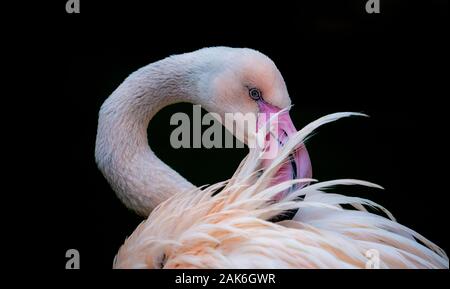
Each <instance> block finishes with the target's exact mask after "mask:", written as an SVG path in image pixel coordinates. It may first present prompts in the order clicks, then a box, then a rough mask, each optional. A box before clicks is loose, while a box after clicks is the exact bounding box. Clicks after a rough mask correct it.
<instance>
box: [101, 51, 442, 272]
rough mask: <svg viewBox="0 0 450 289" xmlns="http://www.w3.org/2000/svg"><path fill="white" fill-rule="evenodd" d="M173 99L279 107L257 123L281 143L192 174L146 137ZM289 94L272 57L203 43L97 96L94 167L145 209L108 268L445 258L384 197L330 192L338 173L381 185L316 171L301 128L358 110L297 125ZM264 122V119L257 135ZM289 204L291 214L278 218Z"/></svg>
mask: <svg viewBox="0 0 450 289" xmlns="http://www.w3.org/2000/svg"><path fill="white" fill-rule="evenodd" d="M177 102H190V103H193V104H200V105H202V107H204V108H205V109H206V110H207V111H209V112H214V113H216V114H217V115H219V116H224V115H225V113H227V112H233V113H243V114H246V113H251V114H255V115H257V114H258V115H260V114H269V113H274V114H275V116H276V119H277V120H278V122H277V124H278V126H277V127H276V128H273V127H272V126H271V124H270V122H264V123H262V124H261V123H260V124H259V125H258V128H261V127H262V125H263V126H264V125H267V126H269V127H270V128H269V132H271V133H273V132H277V133H278V135H279V136H280V137H279V138H278V139H276V142H275V144H274V143H271V144H269V145H276V146H278V151H277V154H276V156H275V157H274V158H272V159H270V160H268V159H264V158H262V157H261V155H262V152H264V151H265V150H266V149H267V145H266V146H264V147H263V148H258V147H257V148H251V149H250V150H249V153H248V155H247V156H246V157H245V158H244V160H243V161H242V162H241V164H240V165H239V167H238V168H237V170H236V172H235V173H234V175H233V176H232V177H231V178H229V179H228V180H226V181H223V182H219V183H217V184H213V185H210V186H204V187H196V186H194V185H193V184H191V183H190V182H189V181H188V180H186V179H185V178H184V177H182V176H181V175H180V174H178V173H177V172H176V171H174V170H173V169H172V168H170V167H169V166H168V165H166V164H165V163H163V162H162V161H161V160H160V159H159V158H158V157H157V156H156V155H155V154H154V153H153V151H152V150H151V148H150V147H149V145H148V141H147V126H148V124H149V122H150V120H151V119H152V117H153V116H154V115H155V114H156V113H157V112H158V111H159V110H160V109H162V108H163V107H165V106H168V105H170V104H173V103H177ZM290 105H291V100H290V98H289V94H288V92H287V88H286V85H285V82H284V80H283V77H282V75H281V73H280V72H279V70H278V69H277V67H276V65H275V64H274V63H273V61H272V60H270V58H268V57H267V56H265V55H264V54H262V53H260V52H258V51H255V50H253V49H248V48H228V47H211V48H203V49H200V50H197V51H194V52H190V53H184V54H179V55H173V56H170V57H167V58H165V59H162V60H160V61H157V62H154V63H151V64H149V65H147V66H145V67H143V68H141V69H139V70H137V71H136V72H134V73H132V74H131V75H130V76H129V77H128V78H127V79H126V80H125V81H124V82H123V83H122V84H121V85H120V86H119V87H118V88H117V89H116V90H115V91H114V92H113V93H112V94H111V95H110V96H109V98H107V99H106V100H105V102H104V104H103V105H102V107H101V109H100V112H99V122H98V131H97V139H96V147H95V157H96V162H97V165H98V168H99V169H100V171H101V172H102V174H103V175H104V177H105V178H106V179H107V181H108V182H109V183H110V185H111V187H112V189H113V190H114V191H115V192H116V194H117V196H118V197H119V199H120V200H121V201H122V202H123V203H124V204H125V205H126V206H127V207H128V208H130V209H132V210H134V211H135V212H136V213H138V214H140V215H142V216H144V217H147V219H146V220H144V221H143V222H142V223H141V224H140V225H139V226H138V227H137V228H136V229H135V231H134V232H133V233H132V234H131V235H130V236H129V237H128V238H127V239H126V240H125V242H124V244H123V245H122V246H121V247H120V249H119V251H118V253H117V255H116V257H115V258H114V262H113V268H368V264H372V265H370V266H373V263H370V262H373V261H376V264H377V265H376V266H377V267H379V268H448V267H449V261H448V257H447V255H446V254H445V252H444V251H443V250H442V249H441V248H439V247H438V246H437V245H435V244H434V243H432V242H431V241H429V240H427V239H426V238H425V237H423V236H422V235H420V234H419V233H417V232H415V231H413V230H411V229H409V228H407V227H406V226H403V225H401V224H399V223H398V222H396V220H395V218H394V217H393V216H392V214H391V213H390V212H389V211H388V210H386V209H385V208H384V207H382V206H380V205H378V204H376V203H374V202H372V201H370V200H367V199H363V198H358V197H349V196H345V195H340V194H334V193H329V192H325V190H326V189H327V188H330V187H334V186H337V185H362V186H369V187H376V188H381V187H380V186H378V185H376V184H373V183H370V182H366V181H361V180H354V179H341V180H332V181H325V182H317V181H316V180H314V179H312V169H311V162H310V159H309V156H308V152H307V150H306V147H305V145H304V142H305V140H306V138H307V137H308V136H310V134H311V133H312V132H313V131H314V130H315V129H317V128H318V127H319V126H321V125H323V124H326V123H329V122H332V121H336V120H338V119H340V118H343V117H350V116H358V115H361V114H357V113H350V112H341V113H335V114H331V115H327V116H324V117H322V118H320V119H318V120H316V121H314V122H312V123H310V124H308V125H307V126H305V127H304V128H303V129H301V130H300V131H297V130H296V129H295V126H294V125H293V123H292V121H291V119H290V117H289V112H288V110H289V107H290ZM270 119H272V118H270ZM259 120H260V119H259V118H258V121H259ZM233 126H238V127H236V130H239V129H243V128H242V127H239V124H236V123H234V124H232V125H231V126H230V125H229V124H228V127H227V125H226V124H225V127H226V128H227V129H229V130H230V131H231V132H234V130H233ZM273 130H276V131H273ZM266 134H267V131H264V130H263V129H259V130H258V131H257V132H256V134H255V137H258V136H261V135H262V136H263V137H265V136H266ZM249 138H250V137H244V138H243V139H242V141H243V142H244V143H248V142H249ZM344 204H349V205H351V206H352V207H353V209H346V208H344V207H343V206H342V205H344ZM367 207H370V208H375V209H378V210H381V211H382V212H384V214H385V215H386V216H382V215H380V214H375V213H372V212H369V211H368V210H367ZM292 210H296V213H295V215H294V216H293V217H292V218H290V219H281V220H280V219H277V216H280V215H283V214H285V213H286V212H288V211H292ZM374 255H376V257H377V259H371V257H373V256H374ZM370 266H369V267H370Z"/></svg>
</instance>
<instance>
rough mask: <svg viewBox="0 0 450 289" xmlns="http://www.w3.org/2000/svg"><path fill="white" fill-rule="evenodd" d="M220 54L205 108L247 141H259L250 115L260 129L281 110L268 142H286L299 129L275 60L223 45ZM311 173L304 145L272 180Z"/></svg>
mask: <svg viewBox="0 0 450 289" xmlns="http://www.w3.org/2000/svg"><path fill="white" fill-rule="evenodd" d="M216 49H218V48H216ZM216 53H217V50H216ZM218 54H219V55H220V57H218V58H220V59H221V61H220V62H219V63H220V64H219V65H218V66H216V67H215V71H216V73H215V74H213V77H212V78H211V79H210V81H209V85H208V89H207V90H206V91H207V92H208V95H205V96H204V97H205V98H206V99H207V101H205V102H204V103H206V109H207V110H208V111H210V112H215V113H217V114H218V115H220V117H221V119H225V123H223V124H224V126H225V127H226V128H227V129H228V130H229V131H231V132H232V133H233V134H234V135H235V136H236V138H237V139H239V140H240V141H242V142H244V143H245V144H247V145H249V144H250V143H253V144H255V143H256V141H255V140H254V137H255V133H253V132H252V131H251V128H249V127H251V125H249V123H248V122H247V123H246V122H245V120H249V121H250V120H251V117H249V116H254V117H255V118H254V119H255V120H256V121H255V122H254V124H255V125H254V127H255V129H256V131H258V130H259V129H261V128H262V127H263V126H264V125H265V124H266V121H267V120H269V118H270V117H271V115H273V114H277V113H278V115H277V116H276V117H275V119H276V124H277V128H276V131H275V140H274V141H272V142H269V143H270V145H271V146H278V147H282V146H284V144H285V143H286V142H287V141H288V140H289V138H290V137H291V136H292V135H293V134H294V133H296V132H297V130H296V128H295V126H294V124H293V122H292V120H291V118H290V115H289V111H288V110H289V108H290V106H291V99H290V97H289V94H288V91H287V88H286V84H285V82H284V79H283V77H282V75H281V73H280V71H279V70H278V69H277V67H276V65H275V64H274V62H273V61H272V60H271V59H270V58H268V57H267V56H265V55H264V54H262V53H260V52H257V51H255V50H252V49H236V48H231V49H230V48H227V49H225V48H223V50H219V52H218ZM227 114H230V115H233V121H232V122H227ZM249 147H250V145H249ZM270 161H271V160H270V157H269V158H267V159H265V160H264V161H263V162H262V163H263V168H264V166H268V165H270ZM311 176H312V169H311V162H310V159H309V155H308V152H307V150H306V148H305V146H304V145H302V146H301V147H299V148H298V149H297V150H296V151H295V152H294V153H292V154H291V155H290V156H289V162H287V163H286V164H285V165H284V166H282V167H281V168H280V169H279V171H278V172H277V174H276V175H275V177H274V179H273V183H279V182H282V181H285V180H290V179H296V178H311ZM282 196H283V194H281V195H280V196H279V197H280V198H281V197H282Z"/></svg>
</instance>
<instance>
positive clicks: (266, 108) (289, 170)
mask: <svg viewBox="0 0 450 289" xmlns="http://www.w3.org/2000/svg"><path fill="white" fill-rule="evenodd" d="M259 107H260V112H261V113H263V114H266V119H269V117H270V114H274V113H278V112H280V111H281V109H280V108H278V107H276V106H273V105H271V104H269V103H266V102H264V101H261V103H260V104H259ZM277 122H278V128H277V130H278V133H277V134H276V136H277V140H276V145H277V146H279V147H283V146H284V145H285V144H286V142H287V141H288V140H289V137H290V136H292V135H293V134H295V133H296V132H297V129H296V128H295V126H294V124H293V123H292V120H291V117H290V116H289V111H283V112H281V113H280V114H279V115H278V118H277ZM270 162H271V160H270V159H267V160H264V161H263V166H264V167H266V166H268V165H269V164H270ZM311 177H312V167H311V161H310V158H309V154H308V151H307V150H306V147H305V145H302V146H300V147H299V148H298V149H297V150H295V151H294V152H293V153H291V154H290V155H289V162H287V163H286V164H284V165H283V166H282V167H281V168H280V169H279V170H278V172H277V173H276V174H275V177H274V179H273V180H272V184H273V185H274V184H279V183H281V182H284V181H288V180H292V179H304V178H311ZM306 185H308V183H301V184H297V185H295V186H293V187H292V188H290V189H289V190H288V191H286V192H282V193H279V194H278V195H277V196H276V197H275V199H276V200H280V199H282V198H284V197H285V196H286V195H287V194H289V193H290V192H292V191H293V190H296V189H300V188H302V187H304V186H306Z"/></svg>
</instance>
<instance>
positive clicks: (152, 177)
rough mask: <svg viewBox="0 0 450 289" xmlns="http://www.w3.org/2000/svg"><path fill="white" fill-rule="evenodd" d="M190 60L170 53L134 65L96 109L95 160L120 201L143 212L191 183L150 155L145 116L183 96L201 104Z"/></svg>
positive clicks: (188, 100)
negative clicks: (97, 119) (97, 115)
mask: <svg viewBox="0 0 450 289" xmlns="http://www.w3.org/2000/svg"><path fill="white" fill-rule="evenodd" d="M191 62H192V59H190V57H189V56H188V55H185V56H183V57H178V58H177V59H176V60H175V59H174V58H173V57H170V58H166V59H163V60H161V61H158V62H155V63H152V64H150V65H148V66H145V67H143V68H141V69H139V70H138V71H136V72H134V73H133V74H131V75H130V76H129V77H128V78H127V79H126V80H125V81H124V82H123V83H122V84H121V85H120V86H119V87H118V88H117V89H116V90H115V91H114V92H113V93H112V94H111V96H110V97H109V98H108V99H107V100H106V101H105V102H104V104H103V105H102V107H101V110H100V113H99V124H98V131H97V140H96V148H95V156H96V162H97V165H98V167H99V169H100V171H101V172H102V173H103V175H104V176H105V178H106V179H107V180H108V182H109V183H110V185H111V187H112V188H113V189H114V191H115V192H116V193H117V195H118V197H119V198H120V199H121V200H122V202H124V203H125V205H126V206H127V207H128V208H130V209H132V210H134V211H136V212H137V213H138V214H140V215H143V216H148V215H149V213H150V212H151V211H152V210H153V209H154V208H155V207H156V206H157V205H158V204H160V203H161V202H163V201H164V200H166V199H167V198H169V197H170V196H172V195H173V194H175V193H178V192H180V191H186V190H191V189H194V188H195V186H194V185H192V184H191V183H190V182H189V181H187V180H186V179H185V178H183V177H182V176H181V175H180V174H178V173H177V172H176V171H174V170H173V169H172V168H170V167H169V166H168V165H166V164H165V163H163V162H162V161H161V160H160V159H159V158H158V157H157V156H156V155H155V154H154V152H153V151H152V150H151V149H150V147H149V145H148V138H147V137H148V136H147V127H148V124H149V122H150V120H151V119H152V117H153V116H154V115H155V114H156V113H157V112H158V111H159V110H161V109H162V108H163V107H165V106H167V105H170V104H173V103H177V102H183V101H184V102H192V103H199V104H202V103H201V100H200V99H198V95H199V91H198V90H199V87H200V85H198V83H197V81H196V76H197V75H196V73H195V72H193V71H192V69H191V70H189V67H191V65H190V64H191ZM180 84H182V85H180Z"/></svg>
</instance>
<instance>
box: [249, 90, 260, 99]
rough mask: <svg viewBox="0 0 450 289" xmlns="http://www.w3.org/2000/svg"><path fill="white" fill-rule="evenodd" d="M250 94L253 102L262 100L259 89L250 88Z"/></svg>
mask: <svg viewBox="0 0 450 289" xmlns="http://www.w3.org/2000/svg"><path fill="white" fill-rule="evenodd" d="M248 94H249V95H250V97H251V98H252V99H253V100H260V99H261V98H262V93H261V91H260V90H259V89H257V88H250V90H249V91H248Z"/></svg>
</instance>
